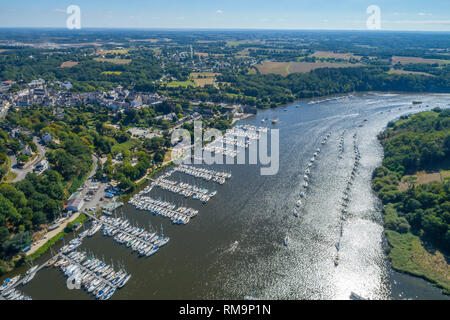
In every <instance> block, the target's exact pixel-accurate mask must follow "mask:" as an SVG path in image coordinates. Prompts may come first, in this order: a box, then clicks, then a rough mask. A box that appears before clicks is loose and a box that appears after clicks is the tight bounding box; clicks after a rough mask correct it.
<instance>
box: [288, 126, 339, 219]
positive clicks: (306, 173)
mask: <svg viewBox="0 0 450 320" xmlns="http://www.w3.org/2000/svg"><path fill="white" fill-rule="evenodd" d="M330 136H331V132H329V133H328V134H327V135H326V136H325V138H324V139H323V140H322V144H325V143H326V142H327V141H328V139H329V138H330ZM321 151H322V150H321V149H320V148H317V149H316V150H315V151H314V154H313V155H312V157H311V159H310V160H309V162H308V164H307V166H306V169H305V171H304V174H303V184H302V187H303V189H304V191H301V192H300V199H298V200H297V202H296V208H294V209H293V214H294V216H295V217H298V215H299V212H298V211H299V210H300V207H301V206H302V204H303V201H304V198H305V197H306V194H305V192H306V190H308V188H309V183H310V180H311V169H312V166H313V165H314V163H315V162H316V161H317V158H318V157H319V154H320V152H321ZM302 199H303V200H302Z"/></svg>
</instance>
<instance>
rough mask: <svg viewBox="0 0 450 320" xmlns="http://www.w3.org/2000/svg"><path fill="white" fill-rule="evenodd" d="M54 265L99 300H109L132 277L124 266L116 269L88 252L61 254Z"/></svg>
mask: <svg viewBox="0 0 450 320" xmlns="http://www.w3.org/2000/svg"><path fill="white" fill-rule="evenodd" d="M53 265H54V267H57V268H59V269H60V270H61V271H62V272H63V274H64V275H65V276H66V277H67V278H70V277H73V279H75V283H77V284H79V285H80V288H82V289H84V290H85V291H86V292H88V293H90V294H93V295H94V296H95V298H96V299H99V300H109V299H110V298H111V297H112V296H113V294H114V293H115V292H116V290H117V289H120V288H122V287H123V286H125V284H126V283H127V282H128V281H129V280H130V278H131V275H130V274H127V272H126V270H125V269H124V268H121V269H120V270H119V271H116V270H114V265H108V264H107V263H105V262H104V261H102V260H100V259H97V258H95V257H94V256H90V257H88V255H87V253H86V252H79V251H73V252H71V253H69V254H67V255H64V254H61V255H60V256H57V260H56V262H55V263H54V264H53Z"/></svg>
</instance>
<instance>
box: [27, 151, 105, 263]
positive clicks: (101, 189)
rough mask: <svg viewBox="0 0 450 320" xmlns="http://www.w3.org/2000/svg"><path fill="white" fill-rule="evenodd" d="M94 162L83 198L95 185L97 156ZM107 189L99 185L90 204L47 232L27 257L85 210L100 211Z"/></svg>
mask: <svg viewBox="0 0 450 320" xmlns="http://www.w3.org/2000/svg"><path fill="white" fill-rule="evenodd" d="M92 160H93V161H94V167H93V168H92V170H91V172H90V173H89V175H88V179H87V180H86V182H85V187H84V188H83V190H82V191H81V193H82V196H83V197H86V195H87V192H88V191H89V187H91V186H92V185H94V184H95V183H93V182H92V181H91V178H92V177H93V176H94V174H95V172H96V171H97V167H98V158H97V157H96V156H95V155H92ZM105 188H106V184H105V183H99V189H98V191H97V192H96V194H95V195H94V196H92V200H91V201H90V202H85V203H84V205H83V207H82V208H81V210H80V211H79V212H76V213H74V214H73V215H72V216H71V217H70V218H68V219H67V220H65V221H64V222H63V223H62V224H61V225H60V226H58V228H56V229H54V230H52V231H49V232H47V233H46V234H45V236H44V237H43V238H42V239H40V240H39V241H37V242H35V243H33V245H32V247H31V249H30V250H29V251H28V252H27V253H26V255H27V256H29V255H31V254H33V253H34V252H36V251H37V250H38V249H39V248H40V247H42V246H43V245H44V244H45V243H46V242H47V241H48V240H50V239H51V238H53V237H55V236H56V235H57V234H58V233H60V232H62V231H64V229H65V228H66V226H67V224H68V223H70V222H72V221H74V220H75V219H77V218H78V217H79V215H80V214H81V212H83V211H84V210H86V209H88V208H90V207H96V208H97V209H99V208H100V207H101V206H102V205H103V202H102V201H100V199H101V198H104V196H105V191H104V190H105Z"/></svg>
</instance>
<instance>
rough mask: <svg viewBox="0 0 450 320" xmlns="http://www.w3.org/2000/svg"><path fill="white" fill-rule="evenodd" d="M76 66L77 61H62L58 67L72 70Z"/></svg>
mask: <svg viewBox="0 0 450 320" xmlns="http://www.w3.org/2000/svg"><path fill="white" fill-rule="evenodd" d="M77 64H78V62H77V61H64V62H63V63H61V65H60V66H59V67H60V68H72V67H74V66H76V65H77Z"/></svg>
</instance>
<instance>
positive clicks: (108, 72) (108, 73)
mask: <svg viewBox="0 0 450 320" xmlns="http://www.w3.org/2000/svg"><path fill="white" fill-rule="evenodd" d="M102 74H106V75H110V74H115V75H118V76H120V75H121V74H122V71H103V72H102Z"/></svg>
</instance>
